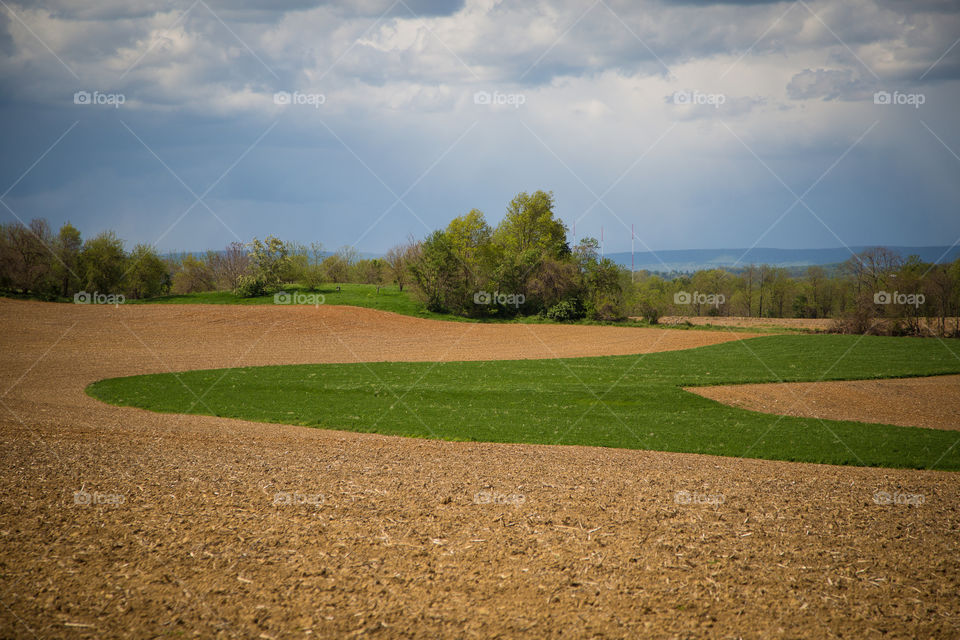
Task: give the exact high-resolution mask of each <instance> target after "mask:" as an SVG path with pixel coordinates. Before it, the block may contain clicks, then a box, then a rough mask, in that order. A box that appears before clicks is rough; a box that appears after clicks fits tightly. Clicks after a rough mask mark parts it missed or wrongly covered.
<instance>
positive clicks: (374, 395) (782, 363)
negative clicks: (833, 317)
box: [88, 335, 960, 470]
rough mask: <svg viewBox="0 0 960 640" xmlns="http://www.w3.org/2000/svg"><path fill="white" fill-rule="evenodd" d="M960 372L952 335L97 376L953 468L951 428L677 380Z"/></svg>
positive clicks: (145, 401)
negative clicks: (700, 389) (799, 414)
mask: <svg viewBox="0 0 960 640" xmlns="http://www.w3.org/2000/svg"><path fill="white" fill-rule="evenodd" d="M958 372H960V342H958V341H938V340H925V339H914V338H878V337H858V336H835V335H820V336H813V335H795V336H771V337H764V338H756V339H751V340H746V341H742V342H731V343H725V344H721V345H715V346H711V347H704V348H700V349H692V350H688V351H675V352H667V353H657V354H650V355H647V356H618V357H601V358H575V359H563V360H524V361H506V362H455V363H369V364H341V365H304V366H275V367H253V368H240V369H228V370H214V371H191V372H185V373H179V374H160V375H147V376H135V377H129V378H117V379H112V380H104V381H101V382H97V383H95V384H93V385H91V386H90V387H89V388H88V393H89V394H90V395H92V396H93V397H95V398H99V399H101V400H103V401H105V402H110V403H113V404H119V405H127V406H136V407H142V408H145V409H150V410H153V411H161V412H173V413H196V414H208V415H217V416H226V417H233V418H244V419H250V420H259V421H267V422H281V423H289V424H297V425H306V426H313V427H324V428H331V429H345V430H352V431H368V432H377V433H385V434H396V435H406V436H418V437H433V438H445V439H456V440H479V441H491V442H529V443H545V444H580V445H599V446H608V447H626V448H636V449H656V450H664V451H685V452H695V453H707V454H716V455H724V456H743V457H756V458H769V459H778V460H798V461H806V462H823V463H832V464H849V465H869V466H887V467H915V468H937V469H951V470H957V469H960V446H958V447H955V446H953V445H954V444H956V443H957V442H958V440H960V433H958V432H954V431H940V430H932V429H919V428H906V427H895V426H889V425H868V424H862V423H855V422H837V421H822V420H817V419H803V418H791V417H778V416H770V415H765V414H760V413H755V412H750V411H745V410H741V409H735V408H731V407H727V406H725V405H722V404H719V403H717V402H714V401H711V400H707V399H705V398H702V397H700V396H697V395H695V394H691V393H688V392H686V391H684V390H683V389H682V388H681V387H683V386H694V385H711V384H730V383H747V382H776V381H804V380H820V379H825V380H839V379H865V378H884V377H902V376H918V375H934V374H945V373H958Z"/></svg>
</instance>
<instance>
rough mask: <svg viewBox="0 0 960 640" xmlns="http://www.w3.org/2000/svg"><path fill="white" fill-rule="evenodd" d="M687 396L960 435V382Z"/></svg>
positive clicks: (723, 389)
mask: <svg viewBox="0 0 960 640" xmlns="http://www.w3.org/2000/svg"><path fill="white" fill-rule="evenodd" d="M687 391H693V392H694V393H697V394H699V395H701V396H703V397H705V398H711V399H713V400H717V401H718V402H723V403H724V404H729V405H733V406H735V407H743V408H744V409H752V410H753V411H762V412H765V413H774V414H779V415H789V416H802V417H808V418H824V419H832V420H856V421H858V422H876V423H881V424H898V425H901V426H904V427H927V428H929V429H954V430H960V376H936V377H932V378H909V379H905V380H850V381H841V382H792V383H783V384H744V385H720V386H715V387H699V388H692V389H687Z"/></svg>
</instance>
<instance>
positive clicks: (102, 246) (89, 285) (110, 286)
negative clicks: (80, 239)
mask: <svg viewBox="0 0 960 640" xmlns="http://www.w3.org/2000/svg"><path fill="white" fill-rule="evenodd" d="M126 267H127V256H126V254H125V253H124V250H123V241H122V240H120V238H118V237H117V235H116V234H115V233H114V232H113V231H104V232H103V233H100V234H98V235H96V236H94V237H93V238H91V239H90V240H87V241H86V243H84V245H83V250H82V251H81V252H80V277H81V280H82V286H83V287H84V289H85V290H86V291H88V292H90V293H95V292H99V293H116V292H117V291H118V290H119V289H120V288H121V285H122V279H123V274H124V272H125V271H126Z"/></svg>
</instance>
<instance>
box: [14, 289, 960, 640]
mask: <svg viewBox="0 0 960 640" xmlns="http://www.w3.org/2000/svg"><path fill="white" fill-rule="evenodd" d="M0 322H2V324H0V326H2V334H0V354H2V358H3V367H2V368H0V386H2V391H3V394H2V395H0V400H2V404H0V411H2V412H3V413H2V418H0V434H2V448H0V457H2V464H0V474H2V477H0V481H2V482H0V637H15V638H104V637H108V638H109V637H130V638H142V637H179V636H184V637H193V636H199V637H224V638H231V637H238V638H327V637H353V638H364V637H373V638H403V637H459V638H473V637H476V638H481V637H484V638H485V637H504V638H506V637H557V638H559V637H564V638H567V637H610V638H612V637H638V636H640V637H642V636H649V637H678V638H685V637H704V636H710V637H729V638H735V637H744V638H754V637H756V638H759V637H775V636H783V637H816V638H823V637H838V636H843V637H857V638H869V637H880V636H884V637H888V638H889V637H903V638H913V637H957V636H958V635H960V596H958V588H960V554H958V550H960V549H958V546H960V480H958V476H957V475H956V474H952V473H943V472H920V471H901V470H888V469H861V468H839V467H830V466H821V465H809V464H790V463H782V462H769V461H759V460H742V459H733V458H714V457H708V456H696V455H684V454H672V453H660V452H644V451H626V450H609V449H596V448H584V447H548V446H530V445H498V444H476V443H452V442H439V441H427V440H415V439H404V438H394V437H386V436H379V435H362V434H353V433H344V432H334V431H323V430H316V429H307V428H300V427H292V426H285V425H271V424H259V423H251V422H244V421H236V420H226V419H220V418H213V417H203V416H175V415H160V414H153V413H149V412H145V411H141V410H137V409H126V408H119V407H112V406H108V405H104V404H102V403H99V402H97V401H95V400H93V399H91V398H88V397H87V396H86V395H85V394H84V393H83V388H84V387H85V386H86V385H87V384H88V383H89V382H91V381H93V380H96V379H100V378H104V377H110V376H118V375H128V374H133V373H149V372H157V371H167V370H180V369H189V368H200V367H205V368H210V367H226V366H237V365H257V364H275V363H306V362H352V361H360V360H438V359H440V360H458V359H492V358H524V357H556V356H575V355H600V354H628V353H642V352H648V351H654V350H662V349H668V348H669V349H680V348H688V347H692V346H698V345H702V344H712V343H715V342H721V341H725V340H730V339H738V338H742V337H747V336H748V335H750V334H725V333H722V332H691V331H667V330H646V329H627V328H611V327H561V326H522V325H470V324H459V323H437V322H432V321H427V320H418V319H414V318H405V317H400V316H394V315H390V314H382V313H378V312H375V311H369V310H361V309H348V308H338V307H321V308H319V309H313V308H305V309H304V308H291V307H272V306H271V307H227V306H224V307H215V306H209V307H207V306H205V307H180V306H131V307H121V308H119V309H116V308H103V307H86V306H74V305H46V304H40V303H29V302H11V301H0ZM558 366H560V365H559V364H558ZM198 393H202V390H199V391H198Z"/></svg>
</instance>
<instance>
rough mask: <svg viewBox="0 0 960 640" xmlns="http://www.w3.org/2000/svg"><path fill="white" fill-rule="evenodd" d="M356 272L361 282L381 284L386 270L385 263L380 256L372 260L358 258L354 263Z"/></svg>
mask: <svg viewBox="0 0 960 640" xmlns="http://www.w3.org/2000/svg"><path fill="white" fill-rule="evenodd" d="M354 270H355V271H356V272H357V278H358V279H359V280H360V282H362V283H363V284H375V285H381V284H383V276H384V272H385V270H386V263H385V262H384V261H383V260H381V259H380V258H373V259H372V260H360V261H358V262H357V264H356V265H354Z"/></svg>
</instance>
